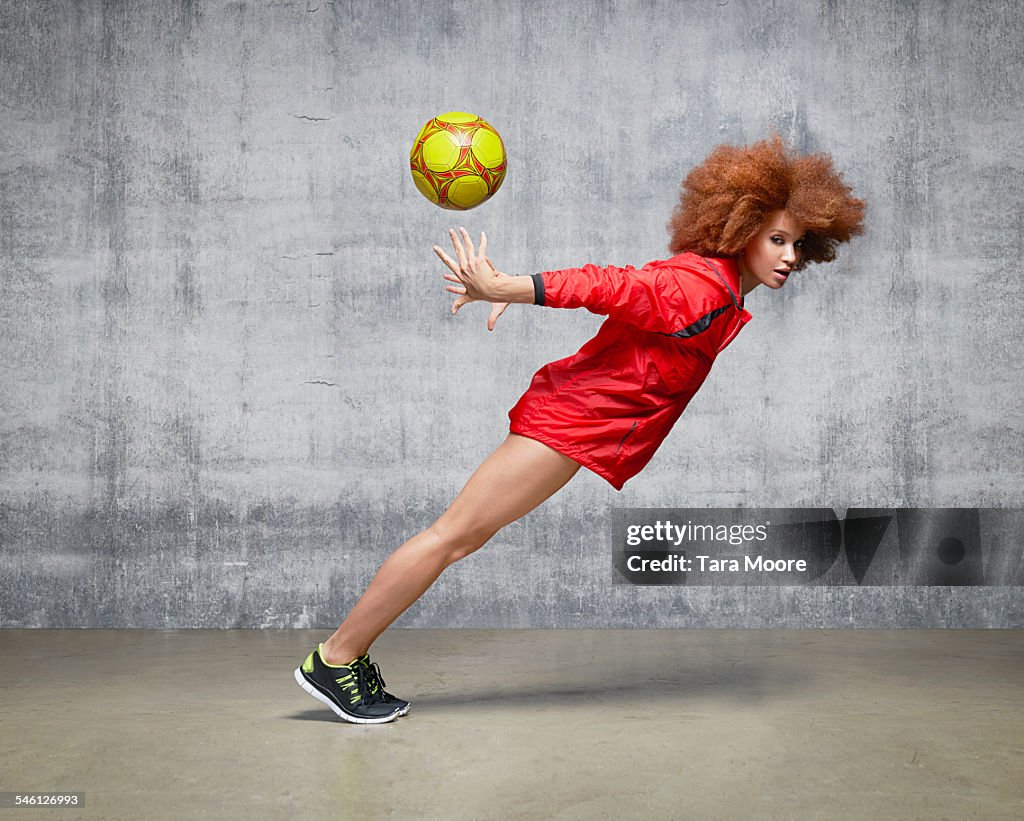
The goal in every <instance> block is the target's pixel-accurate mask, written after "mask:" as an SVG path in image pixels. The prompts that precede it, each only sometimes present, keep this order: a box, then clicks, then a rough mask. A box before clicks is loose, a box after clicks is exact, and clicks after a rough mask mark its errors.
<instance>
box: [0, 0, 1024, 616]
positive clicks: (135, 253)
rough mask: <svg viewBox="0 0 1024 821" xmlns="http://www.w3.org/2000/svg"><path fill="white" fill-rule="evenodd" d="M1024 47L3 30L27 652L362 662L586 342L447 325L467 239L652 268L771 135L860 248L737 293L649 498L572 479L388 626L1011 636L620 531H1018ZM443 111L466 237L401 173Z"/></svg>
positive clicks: (605, 34) (636, 483)
mask: <svg viewBox="0 0 1024 821" xmlns="http://www.w3.org/2000/svg"><path fill="white" fill-rule="evenodd" d="M1022 44H1024V22H1022V20H1021V17H1020V15H1019V14H1018V13H1017V11H1016V9H1015V7H1014V5H1013V4H1008V3H990V2H982V3H973V2H955V3H939V2H934V3H931V2H919V3H892V2H880V1H879V0H873V1H871V2H848V3H846V2H827V3H813V2H789V3H786V2H783V3H768V2H764V0H760V1H758V0H745V1H743V2H737V1H736V0H734V1H733V2H726V3H713V2H701V3H697V2H689V3H674V2H640V0H636V2H623V3H610V2H601V3H586V2H575V3H554V2H543V3H541V2H536V3H535V2H521V3H515V2H511V3H509V2H497V1H496V0H495V1H494V2H490V0H486V1H485V2H475V3H468V2H440V0H417V2H411V1H410V2H382V3H369V2H367V3H360V2H344V3H343V2H329V0H308V3H307V2H297V3H294V2H273V3H269V2H268V3H263V2H249V3H238V2H235V3H223V2H198V0H196V2H180V3H164V2H150V3H119V2H106V3H99V2H72V0H65V2H49V3H44V2H39V3H35V2H33V3H12V2H5V3H3V4H0V243H2V246H0V409H2V416H0V425H2V430H0V435H2V440H0V542H2V551H0V624H2V625H4V626H55V627H56V626H82V627H89V626H120V625H126V626H144V627H163V626H202V627H223V626H231V627H245V626H259V627H292V626H299V627H311V626H320V627H328V626H333V625H334V624H336V622H337V621H338V620H339V619H340V617H342V616H343V615H344V613H345V612H346V610H347V608H348V607H350V606H351V605H352V604H353V602H354V601H355V599H356V598H357V596H358V595H359V593H360V592H361V590H362V588H363V586H364V585H365V584H366V582H367V581H368V580H369V578H370V576H371V575H372V573H373V572H374V570H375V569H376V567H377V565H378V564H379V563H380V561H381V560H382V559H383V558H384V557H385V555H386V554H387V553H388V552H389V551H390V550H391V549H393V548H394V547H395V546H397V544H399V543H400V542H401V541H402V540H403V539H405V538H407V537H408V536H410V535H412V534H413V533H414V532H416V531H417V530H418V529H420V528H422V527H423V526H425V525H427V524H429V522H430V521H432V518H433V517H434V516H436V515H437V514H438V513H440V511H441V510H442V509H443V508H444V506H445V505H446V504H447V503H448V501H450V499H451V498H452V496H453V495H454V494H455V493H456V492H457V491H458V489H459V488H460V487H461V486H462V484H463V482H464V481H465V479H466V478H467V477H468V475H469V474H470V473H471V471H472V470H473V469H474V468H475V466H476V465H477V464H478V463H479V462H480V461H481V460H482V459H483V457H484V456H486V455H487V453H489V452H490V450H491V449H493V448H494V447H495V446H496V445H497V444H498V443H499V442H500V441H501V439H502V438H503V436H504V435H505V432H506V430H507V419H506V416H505V414H506V411H507V409H508V408H509V407H510V406H511V405H512V404H513V403H514V402H515V400H516V399H517V398H518V396H519V394H520V393H521V392H522V390H523V389H524V388H525V386H526V385H527V384H528V381H529V377H530V375H531V374H532V373H533V371H534V370H536V368H538V367H539V366H540V365H541V364H543V363H544V362H546V361H549V360H551V359H554V358H557V357H561V356H564V355H567V354H569V353H571V352H572V351H574V350H575V349H576V348H577V347H578V346H579V345H580V344H581V343H582V342H583V341H585V340H586V339H587V338H588V337H589V336H590V335H591V334H592V333H593V332H594V331H595V330H596V328H597V327H598V324H599V322H600V320H599V318H597V317H595V316H593V315H590V314H588V313H586V312H561V311H551V310H545V309H542V308H537V307H533V306H521V305H520V306H512V307H511V308H510V309H509V311H508V312H507V314H506V315H505V316H504V317H503V318H502V320H501V321H500V324H499V327H498V329H497V331H495V332H494V333H493V334H488V333H487V332H486V330H485V327H484V318H485V314H486V311H485V310H484V309H483V308H482V307H481V306H470V308H468V309H466V310H464V311H463V312H462V313H461V314H460V315H459V316H458V317H454V318H453V317H451V316H450V315H449V313H448V306H449V303H450V296H449V295H448V294H447V293H446V292H445V291H444V290H443V288H442V284H443V280H442V279H441V268H440V266H439V265H438V263H437V261H436V259H435V258H434V257H433V254H432V252H431V250H430V246H431V245H432V244H433V243H434V242H438V241H441V240H443V239H444V236H445V234H444V231H445V229H446V228H447V227H448V226H449V225H455V224H465V225H466V226H467V227H468V228H470V229H471V230H473V231H479V230H481V229H485V230H487V232H488V236H489V238H490V240H491V250H492V254H491V255H492V257H493V258H494V259H495V261H496V262H497V263H498V265H499V266H500V267H501V268H503V269H504V270H507V271H510V272H513V273H529V272H532V271H536V270H541V269H547V268H557V267H564V266H569V265H578V264H583V263H585V262H596V263H606V264H613V263H614V264H627V263H629V264H635V265H640V264H643V263H644V262H646V261H648V260H650V259H656V258H661V257H663V256H664V255H665V253H666V251H665V245H666V234H665V230H664V224H665V221H666V219H667V217H668V215H669V213H670V212H671V209H672V206H673V205H674V203H675V200H676V196H677V189H678V184H679V181H680V179H681V178H682V177H683V176H684V174H685V173H686V171H687V170H688V168H690V167H691V166H692V165H693V164H694V163H696V162H698V161H700V159H701V158H702V157H703V156H704V155H705V154H706V153H707V152H708V150H709V149H710V148H711V147H713V146H714V145H715V144H717V143H719V142H722V141H729V142H749V141H752V140H756V139H760V138H762V137H764V136H766V135H767V134H768V132H769V130H770V129H772V128H775V129H777V130H778V131H779V132H780V133H782V134H783V135H784V136H786V137H787V138H789V139H791V140H793V141H794V142H795V143H796V144H798V145H799V146H801V147H802V148H804V149H807V150H827V151H830V152H831V153H832V154H833V156H834V157H835V159H836V162H837V165H838V166H839V167H840V168H842V169H843V170H844V171H845V174H846V176H847V179H848V180H849V182H850V183H851V184H852V185H853V186H854V187H855V189H856V190H857V192H858V193H860V194H861V195H862V196H864V198H865V199H866V200H867V201H868V203H869V207H870V211H869V223H868V230H867V232H866V234H865V235H864V236H863V237H862V238H859V239H857V240H856V241H855V242H854V243H852V244H851V245H849V246H848V247H846V248H844V250H843V251H842V255H841V258H840V260H839V261H838V262H837V263H835V264H833V265H831V266H828V267H818V268H816V269H815V268H812V269H811V270H810V271H809V272H807V273H806V274H804V275H801V276H799V277H798V278H795V279H794V281H793V282H791V283H789V284H788V285H787V286H786V288H785V289H784V290H783V291H782V292H780V293H761V292H755V293H754V294H752V295H751V297H750V299H749V302H748V307H749V308H750V309H751V311H752V313H753V314H754V315H755V320H754V321H753V322H752V323H751V324H750V325H749V326H748V327H747V329H746V330H745V331H744V332H743V334H742V335H741V336H740V337H739V338H738V340H737V341H736V342H735V343H734V344H733V346H732V347H731V348H730V349H729V350H728V351H727V353H726V354H725V355H723V357H722V358H721V359H720V360H719V362H718V364H717V365H716V370H715V373H713V374H712V376H711V378H710V379H709V381H708V383H707V384H706V386H705V387H704V389H703V391H702V392H701V393H700V394H699V396H698V397H697V398H696V399H695V401H694V402H693V403H692V405H691V406H690V408H689V409H688V411H687V413H686V415H685V416H684V417H683V419H682V420H681V422H680V423H679V425H678V426H677V428H676V430H675V431H674V432H673V434H672V436H671V437H670V438H669V439H668V440H667V442H666V443H665V445H664V446H663V448H662V450H661V451H660V452H659V454H658V455H657V457H656V458H655V460H654V461H653V462H652V464H651V465H650V466H649V468H648V469H647V470H646V471H645V472H644V473H643V474H641V475H640V476H639V477H637V478H636V479H635V480H633V481H632V482H630V483H629V484H628V485H627V486H626V489H625V491H624V492H623V493H621V494H617V493H616V492H615V491H614V490H612V489H611V488H610V486H608V485H607V484H606V483H605V482H604V481H603V480H601V479H599V478H597V477H596V476H594V475H592V474H589V473H588V472H586V471H581V473H580V474H579V475H578V477H577V478H576V479H575V480H574V481H573V482H572V483H571V484H570V486H569V487H568V488H567V489H566V490H564V491H563V492H562V493H561V494H560V495H558V496H557V497H556V498H554V499H553V500H551V501H550V502H549V503H548V504H547V505H546V506H545V507H543V508H542V509H540V510H538V511H536V512H535V513H534V514H532V515H530V516H529V517H527V518H526V519H525V520H523V521H521V522H520V523H517V524H515V525H513V526H511V527H509V528H508V529H507V530H506V531H504V532H502V533H501V534H499V535H498V536H497V537H496V538H495V539H494V540H493V542H492V543H491V545H490V546H489V547H488V548H486V549H484V550H483V551H480V552H479V553H477V554H476V555H474V556H473V557H471V558H470V559H468V560H466V561H464V562H462V563H460V564H459V565H456V566H455V567H453V568H452V569H450V570H449V571H448V572H447V573H446V574H445V575H444V576H443V577H442V579H441V581H440V582H439V583H438V585H437V586H436V587H435V588H434V589H432V590H431V591H430V592H429V593H428V594H427V596H426V597H425V598H424V599H423V600H422V601H421V602H420V603H419V604H418V605H416V606H415V607H414V608H413V609H411V610H410V611H409V612H408V613H407V614H406V615H405V616H404V617H403V618H402V619H401V620H400V621H399V624H400V625H405V626H432V627H435V626H436V627H441V626H454V627H504V626H516V627H521V626H531V627H548V626H550V627H558V626H573V627H576V626H584V627H586V626H597V627H600V626H619V627H627V626H659V627H667V626H751V627H760V626H911V625H912V626H1022V625H1024V596H1022V593H1021V590H1024V588H1017V587H987V588H977V587H974V588H947V587H941V588H925V587H907V588H856V587H817V588H758V587H752V588H700V589H695V588H691V589H687V588H633V587H625V586H621V585H618V586H613V584H612V572H611V558H610V539H611V509H612V507H614V506H616V505H621V506H630V507H645V506H649V507H674V506H679V507H703V506H710V507H732V506H760V507H783V506H802V507H821V506H824V507H832V506H835V507H840V508H844V507H846V506H878V507H886V506H901V505H919V506H931V507H941V506H992V507H1013V506H1019V505H1020V504H1021V498H1022V493H1021V486H1022V477H1024V448H1022V447H1021V443H1022V434H1024V384H1022V377H1021V370H1020V359H1021V352H1022V339H1024V330H1022V328H1021V323H1020V322H1019V317H1020V313H1021V310H1022V308H1024V280H1022V277H1021V273H1022V271H1021V261H1020V260H1021V256H1022V250H1024V249H1022V234H1024V231H1022V227H1024V223H1022V218H1021V214H1022V213H1024V201H1022V200H1024V195H1022V191H1024V186H1022V182H1024V172H1022V169H1024V137H1022V134H1024V131H1022V129H1021V126H1022V124H1024V117H1022V111H1024V101H1022V98H1021V96H1020V94H1019V89H1020V88H1021V85H1022V80H1024V77H1022V73H1024V72H1022V66H1024V51H1022V50H1024V47H1022ZM452 109H458V110H468V111H473V112H476V113H478V114H481V115H483V116H485V117H486V118H487V119H488V120H489V121H490V122H491V123H492V124H493V125H494V126H495V127H496V128H497V129H498V130H499V131H500V132H501V134H502V136H503V137H504V139H505V142H506V146H507V148H508V152H509V157H510V170H509V174H508V178H507V180H506V182H505V184H504V187H503V188H502V190H501V191H500V192H499V194H498V195H497V196H496V197H495V198H494V199H493V200H492V201H491V202H489V203H487V204H486V205H484V206H482V207H481V208H479V209H478V210H476V211H472V212H469V213H467V214H465V215H462V216H457V215H453V214H450V213H448V212H443V211H441V210H440V209H437V208H435V207H434V206H432V205H430V204H429V203H427V202H426V200H424V199H423V198H422V197H421V196H420V195H419V194H418V193H417V192H416V190H415V189H414V187H413V184H412V180H411V178H410V176H409V173H408V168H407V155H408V150H409V146H410V144H411V141H412V138H413V137H414V136H415V134H416V132H417V130H418V129H419V127H420V125H421V124H422V123H423V122H424V121H425V120H427V119H428V118H429V117H430V116H432V115H434V114H436V113H439V112H442V111H448V110H452ZM473 308H478V310H476V311H474V310H473Z"/></svg>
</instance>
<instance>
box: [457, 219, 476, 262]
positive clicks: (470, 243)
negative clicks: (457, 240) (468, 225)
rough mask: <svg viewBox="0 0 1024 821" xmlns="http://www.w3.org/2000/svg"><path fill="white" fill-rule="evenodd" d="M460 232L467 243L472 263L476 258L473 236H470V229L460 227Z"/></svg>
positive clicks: (467, 253) (468, 254) (467, 252)
mask: <svg viewBox="0 0 1024 821" xmlns="http://www.w3.org/2000/svg"><path fill="white" fill-rule="evenodd" d="M459 232H460V233H461V234H462V239H463V241H464V242H465V243H466V255H467V256H468V257H469V261H470V262H471V263H472V262H473V261H474V259H476V249H475V248H474V247H473V238H472V237H470V235H469V231H467V230H466V229H465V228H460V229H459Z"/></svg>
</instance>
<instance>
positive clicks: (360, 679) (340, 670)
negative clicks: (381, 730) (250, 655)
mask: <svg viewBox="0 0 1024 821" xmlns="http://www.w3.org/2000/svg"><path fill="white" fill-rule="evenodd" d="M322 650H323V645H322V644H321V645H320V646H319V647H317V649H316V650H314V651H313V652H312V653H310V654H309V655H308V656H307V657H306V660H305V661H304V662H302V665H301V666H299V667H297V668H296V669H295V681H296V683H297V684H298V685H299V686H300V687H301V688H302V689H303V690H305V691H306V692H307V693H309V694H310V695H311V696H313V698H315V699H316V700H317V701H320V702H322V703H324V704H326V705H327V706H328V707H330V708H331V709H332V710H334V712H335V714H336V715H337V716H338V717H339V718H342V719H344V720H345V721H351V722H352V723H353V724H384V723H386V722H388V721H394V720H395V719H396V718H398V715H399V707H398V706H396V705H395V704H390V703H388V702H386V701H385V700H384V694H383V690H384V688H383V687H382V686H381V685H379V684H378V683H377V674H376V671H375V670H373V669H372V668H370V667H367V666H364V665H363V664H360V663H359V660H355V661H352V662H349V663H348V664H342V665H338V666H335V665H332V664H327V662H325V661H324V660H323V658H322V657H321V655H320V653H321V652H322ZM368 671H369V672H368Z"/></svg>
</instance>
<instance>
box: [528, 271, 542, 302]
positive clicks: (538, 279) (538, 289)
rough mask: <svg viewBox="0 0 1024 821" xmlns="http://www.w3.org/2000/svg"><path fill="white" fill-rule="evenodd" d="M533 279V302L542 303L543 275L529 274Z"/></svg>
mask: <svg viewBox="0 0 1024 821" xmlns="http://www.w3.org/2000/svg"><path fill="white" fill-rule="evenodd" d="M530 277H531V278H532V279H533V304H534V305H543V304H544V277H543V276H541V275H540V274H530Z"/></svg>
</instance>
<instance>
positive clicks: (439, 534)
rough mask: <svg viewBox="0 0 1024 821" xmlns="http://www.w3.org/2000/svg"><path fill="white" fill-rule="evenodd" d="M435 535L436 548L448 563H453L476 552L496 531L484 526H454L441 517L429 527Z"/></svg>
mask: <svg viewBox="0 0 1024 821" xmlns="http://www.w3.org/2000/svg"><path fill="white" fill-rule="evenodd" d="M428 529H429V530H430V532H431V534H432V535H433V537H434V540H435V545H436V549H437V550H438V551H439V552H440V553H441V555H442V557H443V559H444V560H445V563H446V564H453V563H455V562H457V561H459V559H464V558H466V556H468V555H470V554H471V553H475V552H476V551H477V550H479V549H480V548H481V547H483V546H484V545H485V544H487V542H488V541H490V539H491V537H492V536H493V535H494V534H495V532H496V531H494V530H491V529H488V528H483V527H471V526H470V527H467V526H452V525H449V524H448V523H446V522H445V521H444V520H443V517H442V518H441V519H438V521H436V522H434V524H432V525H431V526H430V528H428Z"/></svg>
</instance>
